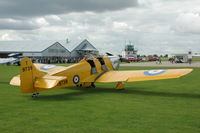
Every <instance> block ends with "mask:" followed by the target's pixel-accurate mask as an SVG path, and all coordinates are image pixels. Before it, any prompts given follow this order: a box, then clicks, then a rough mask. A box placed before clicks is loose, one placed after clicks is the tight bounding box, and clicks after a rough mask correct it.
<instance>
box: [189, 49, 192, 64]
mask: <svg viewBox="0 0 200 133" xmlns="http://www.w3.org/2000/svg"><path fill="white" fill-rule="evenodd" d="M188 63H189V64H190V65H191V64H192V51H191V50H189V52H188Z"/></svg>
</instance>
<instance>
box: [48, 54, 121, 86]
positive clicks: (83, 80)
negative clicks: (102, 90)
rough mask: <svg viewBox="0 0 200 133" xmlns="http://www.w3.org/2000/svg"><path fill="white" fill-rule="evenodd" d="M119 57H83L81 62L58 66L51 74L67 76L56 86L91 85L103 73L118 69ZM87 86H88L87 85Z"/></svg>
mask: <svg viewBox="0 0 200 133" xmlns="http://www.w3.org/2000/svg"><path fill="white" fill-rule="evenodd" d="M118 66H119V58H118V57H114V56H112V57H99V58H92V59H83V60H81V61H80V62H79V63H76V64H74V65H71V66H69V67H66V68H64V69H63V68H61V69H59V67H58V68H57V70H52V72H50V73H49V75H50V76H65V77H67V79H66V80H63V81H60V82H59V83H58V85H57V86H55V88H62V87H69V86H76V85H83V86H84V85H87V86H90V85H91V83H94V82H95V80H97V79H98V78H99V77H100V76H101V75H103V74H104V73H105V72H107V71H113V70H116V69H118ZM87 86H86V87H87Z"/></svg>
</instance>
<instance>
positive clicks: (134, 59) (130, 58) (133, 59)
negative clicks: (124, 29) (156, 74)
mask: <svg viewBox="0 0 200 133" xmlns="http://www.w3.org/2000/svg"><path fill="white" fill-rule="evenodd" d="M128 60H129V61H132V62H138V61H140V60H139V59H137V58H135V57H128Z"/></svg>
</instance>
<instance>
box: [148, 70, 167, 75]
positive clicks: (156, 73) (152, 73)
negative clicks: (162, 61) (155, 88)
mask: <svg viewBox="0 0 200 133" xmlns="http://www.w3.org/2000/svg"><path fill="white" fill-rule="evenodd" d="M165 72H167V70H146V71H144V75H148V76H156V75H160V74H163V73H165Z"/></svg>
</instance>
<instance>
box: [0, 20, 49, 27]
mask: <svg viewBox="0 0 200 133" xmlns="http://www.w3.org/2000/svg"><path fill="white" fill-rule="evenodd" d="M48 25H49V22H47V20H46V19H45V18H43V17H40V18H34V19H31V20H18V19H0V29H3V30H5V29H6V30H33V29H38V28H40V27H44V26H48Z"/></svg>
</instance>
